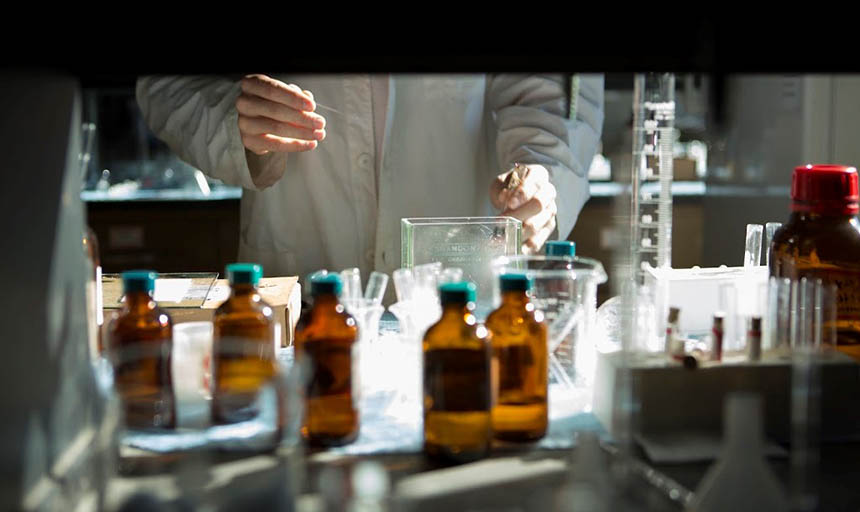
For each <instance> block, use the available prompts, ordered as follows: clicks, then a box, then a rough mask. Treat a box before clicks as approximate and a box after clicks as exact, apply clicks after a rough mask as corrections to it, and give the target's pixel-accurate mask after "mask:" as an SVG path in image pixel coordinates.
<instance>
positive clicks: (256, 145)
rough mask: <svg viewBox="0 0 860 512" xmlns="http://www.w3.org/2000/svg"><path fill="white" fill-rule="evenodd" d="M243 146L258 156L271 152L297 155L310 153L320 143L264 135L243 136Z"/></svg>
mask: <svg viewBox="0 0 860 512" xmlns="http://www.w3.org/2000/svg"><path fill="white" fill-rule="evenodd" d="M242 144H244V146H245V147H246V148H248V150H250V151H252V152H254V153H256V154H258V155H265V154H266V153H269V152H277V153H297V152H300V151H310V150H312V149H315V148H316V147H317V144H318V142H317V141H315V140H300V139H291V138H287V137H279V136H277V135H271V134H263V135H242Z"/></svg>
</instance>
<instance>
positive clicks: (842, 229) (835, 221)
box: [770, 212, 860, 359]
mask: <svg viewBox="0 0 860 512" xmlns="http://www.w3.org/2000/svg"><path fill="white" fill-rule="evenodd" d="M771 250H772V251H773V252H772V253H771V259H770V261H771V270H770V272H771V275H773V276H776V277H787V278H789V279H800V278H801V277H807V278H821V279H822V281H823V282H824V283H825V284H829V283H835V284H836V285H837V288H838V290H837V299H836V300H837V321H836V331H837V334H836V336H837V342H836V343H837V346H836V347H837V348H838V349H839V350H840V351H842V352H844V353H846V354H848V355H851V356H852V357H854V358H856V359H860V225H858V222H857V219H856V217H855V216H853V215H821V214H816V213H810V212H794V213H792V215H791V217H790V219H789V222H788V223H787V224H785V225H783V226H782V227H781V228H780V229H779V230H778V231H777V232H776V234H775V235H774V238H773V242H772V245H771ZM786 341H787V340H782V342H786Z"/></svg>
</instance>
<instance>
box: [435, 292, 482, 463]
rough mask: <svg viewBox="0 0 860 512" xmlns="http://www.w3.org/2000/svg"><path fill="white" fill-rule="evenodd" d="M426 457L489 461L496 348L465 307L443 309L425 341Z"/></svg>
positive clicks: (457, 461)
mask: <svg viewBox="0 0 860 512" xmlns="http://www.w3.org/2000/svg"><path fill="white" fill-rule="evenodd" d="M423 350H424V453H425V454H426V455H427V456H428V457H429V458H430V459H434V460H436V461H439V462H443V463H448V462H454V463H460V462H469V461H473V460H477V459H480V458H482V457H484V456H486V455H487V454H488V453H489V450H490V443H491V440H492V435H493V434H492V432H493V431H492V418H491V410H492V403H493V398H492V391H493V386H494V382H495V378H494V375H493V373H494V372H493V363H492V347H491V345H490V335H489V333H488V331H487V329H486V328H484V327H483V326H480V325H478V323H477V321H476V320H475V317H474V315H472V312H471V310H470V309H469V308H467V307H466V305H465V304H457V303H448V304H443V310H442V318H441V319H440V320H439V322H437V323H436V324H435V325H433V326H432V327H430V328H429V329H428V330H427V333H426V334H425V336H424V343H423Z"/></svg>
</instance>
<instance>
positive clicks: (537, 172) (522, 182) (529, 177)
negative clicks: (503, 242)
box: [490, 164, 558, 254]
mask: <svg viewBox="0 0 860 512" xmlns="http://www.w3.org/2000/svg"><path fill="white" fill-rule="evenodd" d="M555 195H556V191H555V187H554V186H553V184H552V183H550V181H549V173H548V172H547V170H546V168H545V167H544V166H542V165H532V164H529V165H523V164H515V165H514V168H513V169H511V170H510V171H508V172H506V173H504V174H500V175H499V176H497V177H496V179H495V180H493V183H492V184H491V185H490V201H491V202H492V203H493V206H495V208H496V209H497V210H500V211H501V214H502V215H506V216H510V217H515V218H517V219H520V220H521V221H522V222H523V239H524V240H525V243H524V244H523V247H522V251H523V253H524V254H535V253H536V252H537V251H538V250H539V249H540V248H541V247H542V246H543V244H544V242H546V241H547V239H548V238H549V236H550V235H551V234H552V232H553V230H554V229H555V225H556V224H555V214H556V212H557V211H558V208H557V207H556V204H555Z"/></svg>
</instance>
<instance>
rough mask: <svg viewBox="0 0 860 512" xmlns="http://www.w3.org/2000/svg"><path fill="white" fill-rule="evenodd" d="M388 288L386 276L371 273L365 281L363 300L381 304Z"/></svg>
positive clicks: (380, 273) (379, 273)
mask: <svg viewBox="0 0 860 512" xmlns="http://www.w3.org/2000/svg"><path fill="white" fill-rule="evenodd" d="M387 287H388V274H383V273H382V272H377V271H375V270H374V271H373V272H371V273H370V277H369V278H368V279H367V289H365V290H364V298H365V299H367V300H369V301H370V302H372V303H373V304H381V303H382V297H384V296H385V289H386V288H387Z"/></svg>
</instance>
